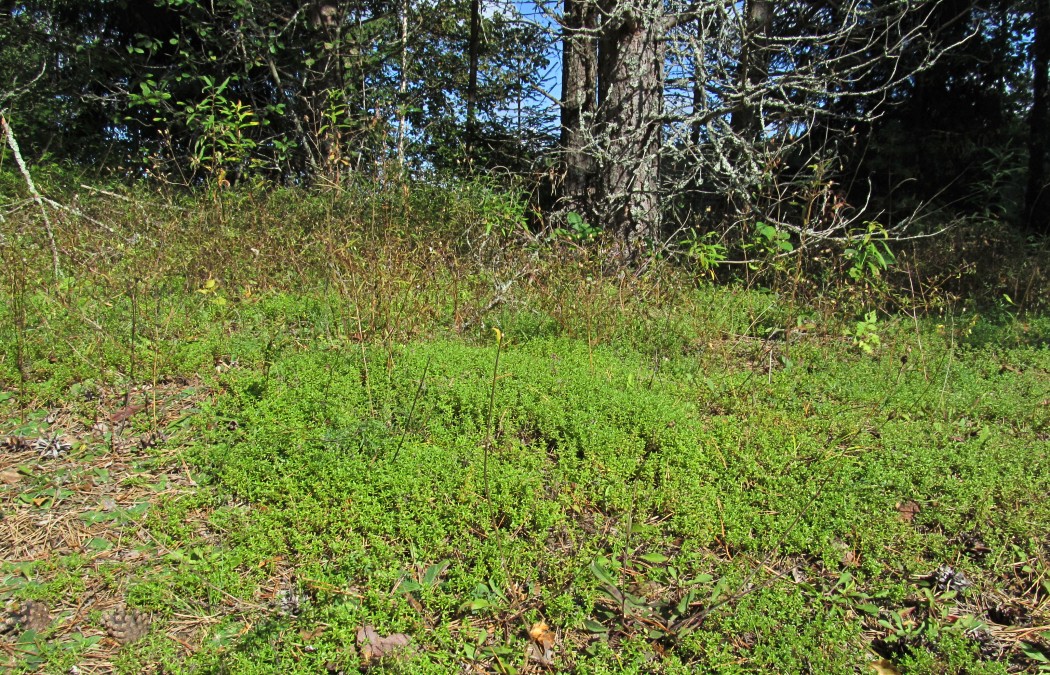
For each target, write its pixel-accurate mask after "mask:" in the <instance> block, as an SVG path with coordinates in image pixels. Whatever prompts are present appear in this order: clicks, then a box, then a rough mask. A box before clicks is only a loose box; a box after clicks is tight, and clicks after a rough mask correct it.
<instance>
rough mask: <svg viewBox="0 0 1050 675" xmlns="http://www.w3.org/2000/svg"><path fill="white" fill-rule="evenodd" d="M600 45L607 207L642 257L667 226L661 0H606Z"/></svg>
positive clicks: (610, 223)
mask: <svg viewBox="0 0 1050 675" xmlns="http://www.w3.org/2000/svg"><path fill="white" fill-rule="evenodd" d="M603 13H604V14H605V17H606V18H605V26H604V30H603V31H602V38H601V42H600V45H599V75H598V98H599V106H600V109H599V113H600V119H601V127H600V134H601V145H602V146H603V147H602V150H603V152H602V159H603V162H602V164H603V165H602V166H601V171H600V172H599V181H600V189H599V194H598V196H599V199H600V200H601V205H600V206H601V209H600V210H601V212H602V213H604V214H606V215H607V218H608V220H607V222H606V223H605V225H606V227H608V228H611V229H612V230H613V231H614V232H615V233H616V234H617V235H618V236H619V238H620V240H621V242H622V244H623V246H624V249H623V251H622V255H621V257H622V258H624V259H625V260H631V261H633V260H636V259H637V258H638V255H639V254H640V253H641V252H642V251H643V250H644V248H645V246H646V244H647V242H648V241H650V240H652V239H654V238H656V237H658V236H659V235H660V234H661V231H660V222H661V221H660V204H659V195H658V189H659V181H660V115H661V112H662V105H663V87H664V77H663V68H664V37H665V36H664V29H665V26H664V23H665V21H664V17H663V4H662V2H660V1H659V0H606V2H605V6H604V7H603Z"/></svg>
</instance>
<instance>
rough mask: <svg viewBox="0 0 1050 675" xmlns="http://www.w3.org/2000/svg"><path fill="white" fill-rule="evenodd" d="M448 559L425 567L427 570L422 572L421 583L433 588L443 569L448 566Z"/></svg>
mask: <svg viewBox="0 0 1050 675" xmlns="http://www.w3.org/2000/svg"><path fill="white" fill-rule="evenodd" d="M449 564H450V563H449V561H448V560H443V561H441V562H439V563H437V564H435V565H431V566H430V567H428V568H427V571H426V572H425V573H424V574H423V585H424V586H427V587H428V588H433V587H434V586H436V585H437V584H438V580H439V579H440V578H441V575H442V574H444V572H445V570H446V569H448V566H449Z"/></svg>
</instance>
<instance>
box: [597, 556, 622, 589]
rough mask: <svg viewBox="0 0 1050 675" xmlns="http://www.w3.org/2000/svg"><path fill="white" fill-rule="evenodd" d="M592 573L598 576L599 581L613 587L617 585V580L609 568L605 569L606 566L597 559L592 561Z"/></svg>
mask: <svg viewBox="0 0 1050 675" xmlns="http://www.w3.org/2000/svg"><path fill="white" fill-rule="evenodd" d="M591 574H593V575H594V576H595V577H597V579H598V581H600V582H602V583H603V584H605V585H607V586H612V587H613V588H615V587H616V580H615V579H613V577H612V575H611V574H609V570H607V569H605V567H604V566H602V564H601V563H599V562H598V561H597V560H595V561H594V562H592V563H591Z"/></svg>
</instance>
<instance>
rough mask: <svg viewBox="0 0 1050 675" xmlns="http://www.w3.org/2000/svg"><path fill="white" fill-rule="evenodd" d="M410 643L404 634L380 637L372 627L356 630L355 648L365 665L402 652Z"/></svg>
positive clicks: (410, 639) (409, 639) (362, 627)
mask: <svg viewBox="0 0 1050 675" xmlns="http://www.w3.org/2000/svg"><path fill="white" fill-rule="evenodd" d="M411 641H412V638H410V637H408V636H407V635H405V634H404V633H394V634H392V635H388V636H386V637H381V636H380V635H379V633H377V632H376V629H375V628H373V627H372V626H361V627H360V628H358V629H357V647H358V649H359V650H360V651H361V658H363V659H364V660H365V662H366V663H367V662H369V661H378V660H379V659H384V658H386V657H388V656H394V655H395V654H397V653H398V652H403V651H404V650H406V649H407V648H408V645H409V643H410V642H411Z"/></svg>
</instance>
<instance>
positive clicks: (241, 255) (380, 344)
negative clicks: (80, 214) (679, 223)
mask: <svg viewBox="0 0 1050 675" xmlns="http://www.w3.org/2000/svg"><path fill="white" fill-rule="evenodd" d="M303 208H305V207H303ZM318 208H320V207H318ZM448 209H449V210H448V213H449V214H453V215H454V214H461V213H462V212H463V210H462V208H460V207H456V206H455V204H453V205H452V206H449V207H448ZM457 209H459V210H457ZM322 210H323V211H324V212H325V213H324V214H322V216H318V217H319V218H321V221H322V222H325V223H327V222H329V221H328V220H326V219H327V218H329V217H330V216H331V214H332V213H333V211H334V210H333V209H332V208H331V207H327V210H324V209H322ZM335 212H337V213H338V211H335ZM262 213H264V214H265V213H269V212H268V211H262ZM351 215H352V214H351ZM272 217H273V218H274V221H275V222H278V221H280V222H286V221H287V220H288V218H287V214H286V215H285V216H281V215H279V214H277V215H273V216H272ZM300 217H301V218H305V217H306V216H303V215H302V214H300ZM341 217H346V214H342V216H341ZM456 217H459V216H456ZM463 217H464V218H466V219H467V220H468V221H470V222H473V223H475V227H477V228H479V229H478V230H477V231H478V232H480V231H482V230H483V229H484V228H485V225H484V222H483V220H478V219H476V218H474V217H473V216H472V215H470V214H469V213H468V214H467V215H466V216H463ZM173 218H174V217H173ZM472 218H474V219H473V220H471V219H472ZM175 220H177V219H175ZM175 220H173V221H172V222H175ZM370 222H374V221H370ZM449 222H450V225H449V226H450V227H460V225H457V224H456V222H455V218H450V220H449ZM479 223H480V224H479ZM127 227H128V228H129V229H130V228H132V227H133V226H132V225H128V226H127ZM138 227H141V226H138ZM183 227H185V228H186V229H184V230H180V231H179V233H176V232H175V230H173V229H171V226H170V224H169V225H163V224H161V225H157V226H156V228H155V229H154V230H148V228H147V230H146V231H145V232H144V233H143V235H142V239H141V240H140V241H138V242H131V241H130V239H128V240H126V241H128V242H129V243H122V244H121V245H120V247H117V246H116V245H114V244H113V243H112V241H110V242H107V243H104V244H103V243H99V242H95V241H87V240H86V239H85V237H86V235H85V234H84V232H85V230H84V229H79V230H73V229H70V231H68V232H66V233H64V234H63V233H60V239H61V237H66V238H68V241H66V242H64V243H63V250H75V251H77V252H78V255H76V256H71V257H73V258H75V262H76V271H75V272H74V273H73V274H71V275H69V276H66V277H65V278H63V279H61V280H58V281H44V280H41V279H40V278H38V276H37V275H36V274H35V273H33V272H32V271H31V270H32V269H33V268H32V267H31V265H30V264H29V263H28V262H26V263H21V262H19V261H18V260H17V259H15V258H14V257H9V258H7V259H6V262H7V284H6V286H5V288H4V289H3V300H4V301H3V302H2V303H0V354H2V360H0V382H2V384H3V389H2V393H0V419H2V420H3V428H2V431H3V432H4V433H5V434H6V435H7V441H6V442H7V445H6V448H5V451H4V455H3V457H4V460H3V463H2V466H0V471H2V476H3V481H2V482H0V506H2V509H3V521H0V525H4V526H6V529H7V533H8V534H7V535H6V536H5V538H6V543H4V544H0V547H2V553H3V555H2V557H3V562H2V563H0V597H2V598H3V599H4V601H5V602H7V603H8V613H9V617H10V618H9V620H8V623H7V624H5V625H8V626H9V627H10V628H9V630H7V631H6V632H5V635H3V636H0V645H3V652H2V654H0V658H4V659H6V661H5V667H10V668H12V669H14V670H15V671H16V672H17V671H33V670H38V669H39V670H44V671H47V672H68V671H69V669H70V668H71V667H73V666H77V667H79V668H81V669H82V672H84V671H86V670H87V669H90V668H95V669H100V670H102V669H107V668H115V669H116V670H117V671H119V672H128V673H138V672H162V671H163V672H237V673H241V672H244V673H254V672H258V673H270V672H281V673H292V672H296V673H318V672H322V673H323V672H333V673H334V672H355V671H357V670H358V669H360V668H362V667H369V668H372V669H374V670H378V671H380V672H411V673H425V672H433V673H448V672H520V673H528V672H579V673H619V672H638V673H652V672H664V673H677V672H681V673H686V672H770V671H775V672H785V673H794V672H821V673H837V672H841V673H852V672H858V671H859V670H860V671H863V670H865V669H868V670H869V672H902V673H1005V672H1014V671H1018V670H1025V669H1027V670H1033V671H1034V670H1036V669H1038V668H1043V667H1045V666H1046V665H1047V664H1048V662H1050V641H1048V637H1047V631H1050V627H1048V626H1050V544H1048V537H1047V533H1048V532H1050V501H1048V500H1046V499H1045V495H1046V494H1047V493H1048V492H1050V453H1048V448H1050V436H1048V434H1050V427H1048V421H1050V347H1048V345H1050V319H1048V318H1047V317H1045V316H1039V315H1020V314H1011V313H1009V312H1006V311H1003V310H1002V309H999V310H995V311H991V312H989V311H982V310H978V309H976V308H973V307H970V308H966V309H963V307H965V305H959V306H953V307H947V308H944V309H943V310H942V311H940V312H931V313H929V315H927V316H919V315H917V314H916V315H909V314H903V313H897V314H886V313H881V312H876V313H872V314H868V311H870V310H869V308H868V307H867V306H864V305H863V303H864V299H865V298H867V297H869V295H867V294H864V293H858V294H855V295H853V296H851V297H853V298H854V301H855V303H856V304H854V305H852V307H853V309H846V308H845V306H844V305H842V306H839V307H838V308H837V309H831V308H830V306H831V303H825V304H824V305H821V304H820V303H810V302H807V301H802V300H798V299H796V300H792V299H791V298H790V297H789V294H787V293H784V292H782V291H780V290H778V289H776V288H773V289H766V290H760V289H757V288H746V287H745V286H744V285H742V284H729V285H725V286H721V287H716V286H711V285H708V284H706V283H700V284H697V283H695V282H694V281H692V280H690V279H689V278H688V277H686V276H684V275H677V273H675V272H674V271H673V269H671V268H668V269H666V270H664V269H662V268H661V269H654V270H653V271H651V272H650V273H649V274H647V275H645V276H643V277H641V278H633V277H631V276H630V275H622V274H621V275H618V276H617V275H616V274H613V273H610V272H609V271H607V270H604V269H602V267H601V264H600V262H596V260H597V259H598V258H597V257H595V256H592V255H590V254H589V253H588V252H586V251H581V250H578V249H576V248H575V247H571V246H570V247H566V248H562V249H557V248H556V247H555V250H536V249H533V250H529V249H528V247H526V246H522V247H521V250H520V251H517V252H508V250H509V247H506V246H500V245H498V244H492V243H489V244H486V243H485V242H486V241H487V240H485V239H484V238H483V237H480V236H479V238H478V240H477V241H478V242H480V243H476V244H472V245H471V246H467V247H463V246H459V245H456V246H453V245H451V244H447V243H444V244H443V243H441V237H440V235H432V236H431V238H430V239H429V241H430V242H431V243H432V244H433V245H431V244H428V243H427V240H423V239H420V240H414V239H412V238H411V237H398V236H391V235H390V233H389V232H388V231H383V232H378V233H372V234H362V230H353V229H350V230H346V231H343V230H340V231H339V232H335V231H333V230H331V229H325V230H322V231H320V232H319V231H318V230H316V229H311V228H306V227H301V228H296V229H292V228H286V229H285V230H280V229H278V228H275V227H273V223H269V224H267V223H262V224H256V225H252V226H248V225H244V224H243V223H239V224H238V223H234V224H230V223H226V222H222V220H221V219H219V220H218V221H216V222H206V223H203V224H201V226H200V228H199V229H193V228H192V227H190V226H187V225H186V224H185V223H183ZM468 231H469V230H468ZM164 233H167V234H164ZM162 234H164V236H169V235H170V237H171V238H170V239H165V240H164V241H165V244H164V245H163V246H159V245H158V244H157V242H158V241H160V240H161V238H162V236H161V235H162ZM282 237H283V238H284V239H282ZM99 241H101V239H100V240H99ZM444 241H446V242H448V241H452V239H451V238H446V239H444ZM151 246H152V248H151ZM486 246H488V248H487V249H486V248H485V247H486ZM78 256H79V257H78ZM45 259H46V258H45ZM63 443H68V444H69V448H68V449H66V448H65V446H64V445H63ZM34 607H35V608H36V609H37V610H38V611H39V610H41V608H45V607H46V613H47V617H46V620H44V619H41V620H40V621H38V622H37V623H36V624H34V625H30V623H31V622H30V621H28V618H27V617H28V614H27V613H26V612H28V611H29V609H31V608H34ZM122 608H126V610H127V611H126V612H125V613H123V614H120V615H119V616H118V615H117V614H114V611H115V610H116V609H122ZM20 612H21V613H20ZM129 613H130V614H133V617H132V619H128V618H127V617H128V616H129V615H130V614H129ZM115 617H116V618H115ZM121 622H124V623H121ZM136 622H137V623H136ZM115 624H120V625H119V626H116V627H114V626H115ZM27 626H29V629H28V630H26V628H27ZM129 626H130V628H129ZM135 626H138V627H139V628H142V630H141V632H142V634H143V635H142V636H141V637H140V636H139V635H131V636H129V635H127V634H126V633H128V631H131V632H134V630H135ZM121 630H123V631H124V632H123V633H122V632H121ZM133 638H139V639H133ZM125 643H126V644H125ZM872 664H874V665H872ZM872 668H874V670H871V669H872Z"/></svg>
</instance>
